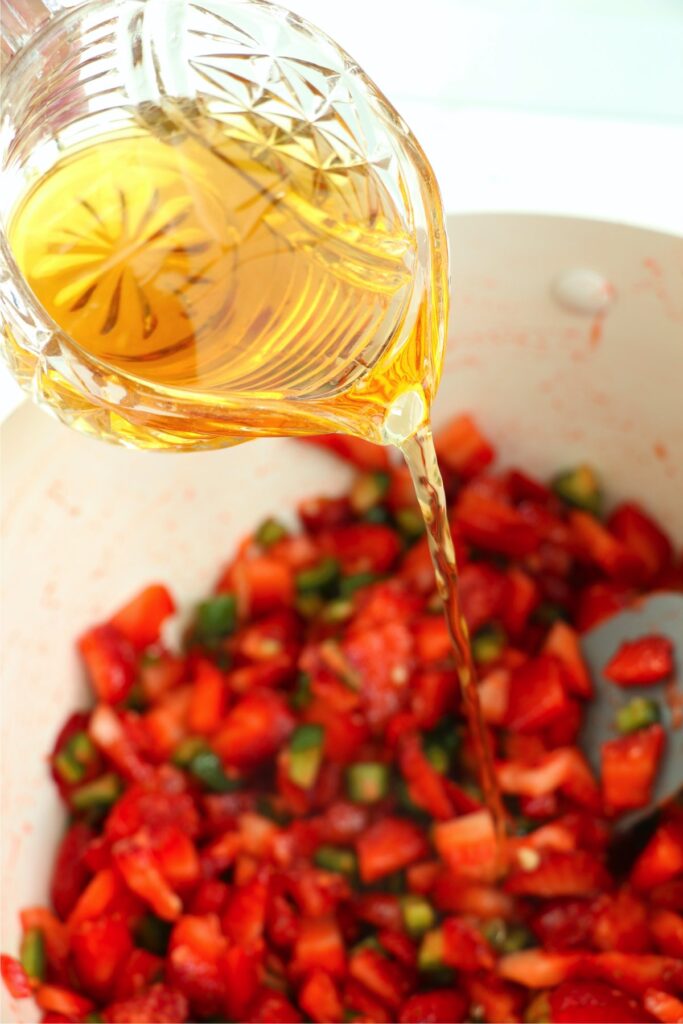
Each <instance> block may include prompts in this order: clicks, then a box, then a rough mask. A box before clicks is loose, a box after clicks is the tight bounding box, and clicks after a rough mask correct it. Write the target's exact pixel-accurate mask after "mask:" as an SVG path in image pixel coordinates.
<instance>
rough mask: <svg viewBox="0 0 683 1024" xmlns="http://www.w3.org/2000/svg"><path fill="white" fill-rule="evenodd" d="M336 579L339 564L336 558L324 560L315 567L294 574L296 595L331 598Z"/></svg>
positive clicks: (335, 586)
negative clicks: (314, 595)
mask: <svg viewBox="0 0 683 1024" xmlns="http://www.w3.org/2000/svg"><path fill="white" fill-rule="evenodd" d="M338 579H339V562H338V561H337V559H336V558H324V559H323V560H322V562H319V563H318V564H317V565H314V566H312V567H311V568H310V569H302V570H301V572H298V573H297V574H296V589H297V593H298V594H299V595H300V596H303V595H306V596H307V595H309V594H317V595H318V596H320V597H332V596H333V595H334V593H335V591H336V589H337V581H338Z"/></svg>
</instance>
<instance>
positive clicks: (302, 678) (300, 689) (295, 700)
mask: <svg viewBox="0 0 683 1024" xmlns="http://www.w3.org/2000/svg"><path fill="white" fill-rule="evenodd" d="M312 700H313V694H312V693H311V677H310V676H309V675H308V674H307V673H306V672H300V673H299V676H298V678H297V681H296V686H295V688H294V690H293V691H292V695H291V697H290V698H289V703H290V704H291V705H292V707H293V708H294V710H295V711H303V710H304V708H307V707H308V705H309V704H310V703H311V701H312Z"/></svg>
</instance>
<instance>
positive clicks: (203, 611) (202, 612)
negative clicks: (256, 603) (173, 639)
mask: <svg viewBox="0 0 683 1024" xmlns="http://www.w3.org/2000/svg"><path fill="white" fill-rule="evenodd" d="M236 625H237V599H236V597H235V595H234V594H217V595H216V597H210V598H209V599H208V600H207V601H202V602H201V603H200V604H199V605H198V607H197V617H196V621H195V625H194V639H195V640H196V641H198V642H199V643H202V644H205V645H206V646H207V647H212V646H215V645H216V644H218V643H219V642H220V641H221V640H222V639H223V638H224V637H226V636H229V635H230V634H231V633H233V632H234V630H235V626H236Z"/></svg>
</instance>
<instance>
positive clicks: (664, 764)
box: [579, 592, 683, 871]
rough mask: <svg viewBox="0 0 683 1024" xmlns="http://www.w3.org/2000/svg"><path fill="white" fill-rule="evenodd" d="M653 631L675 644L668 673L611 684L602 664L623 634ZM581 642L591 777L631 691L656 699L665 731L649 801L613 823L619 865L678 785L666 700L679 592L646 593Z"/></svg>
mask: <svg viewBox="0 0 683 1024" xmlns="http://www.w3.org/2000/svg"><path fill="white" fill-rule="evenodd" d="M652 633H658V634H660V635H662V636H666V637H668V638H669V640H671V642H672V644H673V646H674V666H675V673H674V677H673V679H671V680H668V681H663V682H661V683H656V684H654V685H651V686H629V687H628V688H623V687H620V686H616V685H615V684H614V683H612V682H611V681H610V680H609V679H607V677H606V676H605V675H604V674H603V671H602V670H603V667H604V666H605V665H606V664H607V662H608V661H609V660H610V658H611V657H612V655H613V654H614V653H615V652H616V651H617V650H618V648H619V647H620V646H621V645H622V644H623V643H624V642H625V641H627V640H636V639H637V638H638V637H643V636H647V635H648V634H652ZM581 646H582V649H583V655H584V658H585V660H586V664H587V666H588V669H589V671H590V674H591V677H592V679H593V681H594V683H595V697H594V699H593V701H592V702H591V704H590V705H589V707H588V709H587V713H586V717H585V720H584V725H583V728H582V731H581V735H580V738H579V741H580V745H581V747H582V749H583V751H584V753H585V755H586V757H587V759H588V761H589V763H590V765H591V767H592V768H593V770H594V771H595V773H596V777H598V778H599V775H600V749H601V746H602V744H603V743H604V742H605V741H606V740H611V739H615V738H616V737H617V735H618V732H617V728H616V715H617V712H618V710H619V708H621V707H623V706H624V705H626V704H628V703H629V702H630V701H631V700H633V698H634V697H644V698H647V699H650V700H655V701H656V702H657V704H658V705H659V710H660V715H661V722H662V725H663V726H664V728H665V729H666V732H667V745H666V748H665V751H664V754H663V756H662V759H661V762H660V766H659V771H658V773H657V778H656V781H655V784H654V787H653V791H652V803H651V805H650V806H648V807H644V808H642V809H640V810H637V811H633V812H632V813H630V814H625V815H622V816H621V817H620V818H619V819H618V821H617V823H616V828H615V830H614V839H613V842H612V848H611V850H610V859H611V860H612V861H613V862H614V866H615V868H617V869H621V870H622V871H623V870H626V869H627V868H628V864H629V862H630V861H632V860H633V859H634V857H635V856H637V855H638V853H639V852H640V849H642V847H643V846H644V845H645V843H646V842H647V840H648V838H649V836H650V835H651V834H652V831H653V829H654V827H655V826H656V823H657V819H658V812H659V809H660V808H661V807H662V805H663V804H665V803H666V802H667V801H668V800H670V799H671V798H672V797H674V796H676V794H677V793H678V792H679V790H680V789H681V787H682V786H683V725H681V724H680V722H679V723H677V722H676V721H675V717H676V716H675V713H674V711H673V703H672V700H671V698H672V695H673V696H674V697H676V696H677V697H678V700H679V702H683V595H682V594H675V593H664V592H663V593H661V594H654V595H652V596H651V597H648V598H645V599H644V600H643V601H641V602H639V603H638V604H637V606H635V607H634V608H629V609H627V610H625V611H623V612H619V613H618V614H617V615H613V616H612V617H611V618H610V619H608V620H607V621H606V622H601V623H600V625H598V626H596V627H595V628H594V629H591V630H590V631H589V632H588V633H586V634H584V636H583V637H582V639H581ZM676 673H678V674H676ZM681 713H683V705H682V706H681V711H680V712H679V714H681Z"/></svg>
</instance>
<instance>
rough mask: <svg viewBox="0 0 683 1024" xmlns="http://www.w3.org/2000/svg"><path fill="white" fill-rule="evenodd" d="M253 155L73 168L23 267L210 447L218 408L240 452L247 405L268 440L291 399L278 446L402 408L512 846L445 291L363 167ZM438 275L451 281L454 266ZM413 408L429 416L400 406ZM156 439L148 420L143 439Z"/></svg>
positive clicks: (48, 180) (60, 394)
mask: <svg viewBox="0 0 683 1024" xmlns="http://www.w3.org/2000/svg"><path fill="white" fill-rule="evenodd" d="M252 142H253V140H252ZM247 153H249V154H251V155H250V156H248V155H247ZM253 154H254V149H253V145H251V146H250V147H249V149H246V148H245V146H244V141H243V139H236V138H235V137H234V136H232V135H228V134H227V133H226V132H224V131H222V130H221V128H220V126H217V125H216V124H212V125H207V124H204V126H203V131H202V136H201V137H198V136H197V137H193V136H192V135H187V134H186V135H182V134H181V135H178V134H177V133H174V135H173V136H172V141H168V140H164V139H163V138H161V137H159V136H158V135H157V134H152V133H147V134H141V135H135V136H132V137H125V138H115V139H110V140H103V141H100V142H99V143H98V144H96V145H91V146H89V147H88V148H85V149H82V150H80V151H78V152H76V153H73V154H70V155H69V154H67V155H66V156H65V157H63V158H62V159H61V160H60V161H59V162H58V163H57V164H56V165H55V166H54V167H53V168H52V170H51V171H50V172H49V173H48V174H47V175H46V176H45V177H44V178H43V179H41V180H40V181H39V182H38V184H37V185H36V186H34V188H33V189H32V190H31V191H30V192H29V193H28V194H27V196H26V197H25V198H24V200H23V202H22V203H21V204H20V205H19V207H18V208H17V210H16V212H15V214H14V217H13V219H12V221H11V224H10V232H9V234H10V241H11V244H12V247H13V250H14V255H15V258H16V259H17V262H18V264H19V266H20V268H21V269H22V271H23V273H24V275H25V277H26V278H27V280H28V282H29V283H30V285H31V288H32V289H33V291H34V293H35V294H36V296H37V297H38V299H39V300H40V302H41V303H42V305H43V306H44V307H45V309H46V310H47V311H48V312H49V313H50V315H51V316H52V317H53V319H54V320H55V321H56V322H57V323H58V324H59V325H60V327H62V328H63V330H65V331H66V332H68V334H69V335H71V337H73V338H74V339H75V341H76V342H77V343H78V344H79V346H80V347H81V349H82V350H84V352H85V353H88V354H89V355H91V356H92V357H94V358H95V359H96V360H97V361H98V366H99V367H100V368H101V367H102V366H104V368H105V370H106V367H110V368H111V369H112V373H115V371H116V370H122V371H124V372H125V373H126V374H128V375H133V376H134V377H135V378H138V379H140V381H142V382H150V383H152V384H153V385H154V386H155V387H157V388H161V389H168V390H169V393H174V392H175V393H177V392H178V391H181V392H188V393H191V394H192V396H193V401H194V409H195V413H194V416H193V418H192V419H190V420H189V421H188V422H187V423H186V424H185V425H183V426H182V430H184V431H185V437H186V438H187V439H189V440H190V442H192V441H193V440H194V439H195V438H196V439H200V440H201V439H202V437H203V436H205V435H207V433H208V427H207V423H208V419H209V417H208V410H209V408H210V409H211V410H212V416H213V413H214V412H215V409H216V407H217V406H218V407H219V408H220V406H221V402H222V401H223V400H225V401H227V402H229V403H230V406H229V408H228V409H227V410H226V414H225V423H224V427H223V429H224V435H225V439H224V443H228V441H227V438H228V437H229V435H230V430H231V416H232V417H234V416H235V411H234V410H235V406H237V407H238V411H239V417H240V422H241V423H246V424H247V425H248V426H250V427H252V428H253V429H254V432H256V433H258V432H259V431H260V429H261V426H262V424H263V422H264V421H263V415H264V414H263V410H262V405H261V403H263V402H264V401H265V402H268V401H273V400H275V401H277V400H282V407H281V411H280V414H279V418H276V420H275V423H274V427H273V422H272V421H271V422H270V424H269V429H268V430H267V431H266V430H264V431H263V432H264V433H265V432H269V433H274V432H277V433H280V434H291V433H296V432H299V431H300V426H301V419H300V418H297V419H296V421H294V420H292V419H291V418H290V416H289V414H288V409H291V403H293V402H303V403H304V405H305V409H306V421H305V426H306V427H307V429H308V432H310V433H314V432H315V431H316V428H317V429H320V428H321V427H322V429H325V427H327V429H329V421H327V422H326V421H325V420H324V418H323V417H324V416H325V415H326V414H328V413H330V412H332V413H334V414H337V415H339V416H340V417H341V418H342V421H343V422H344V423H345V424H346V425H347V427H348V429H349V430H350V432H352V433H355V434H358V435H361V436H363V435H365V436H368V437H370V438H371V439H373V440H377V421H378V419H379V420H380V421H381V420H382V419H383V418H384V417H385V416H386V415H387V413H388V411H390V410H391V409H392V408H398V409H399V414H398V415H397V416H395V417H394V418H395V419H396V420H397V422H396V424H395V426H396V429H395V435H396V437H395V440H396V442H397V443H399V444H400V446H401V448H402V450H403V454H404V456H405V458H406V460H407V462H408V464H409V466H410V469H411V473H412V475H413V479H414V482H415V487H416V493H417V496H418V499H419V502H420V505H421V508H422V511H423V514H424V517H425V522H426V525H427V530H428V535H429V538H430V544H431V547H432V555H433V558H434V563H435V568H436V574H437V581H438V586H439V592H440V594H441V597H442V599H443V603H444V611H445V614H446V619H447V622H448V626H449V631H450V634H451V639H452V641H453V645H454V656H455V662H456V665H457V667H458V672H459V676H460V681H461V686H462V691H463V698H464V701H463V703H464V707H465V709H466V711H467V715H468V720H469V725H470V729H471V732H472V736H473V739H474V742H475V748H476V750H477V752H478V755H479V760H480V768H481V773H480V774H481V782H482V789H483V794H484V796H485V799H486V801H487V804H488V806H489V808H490V810H491V812H492V815H493V818H494V823H495V826H496V830H497V833H498V835H499V837H502V836H503V833H504V828H503V812H502V808H501V803H500V797H499V794H498V791H497V788H496V783H495V776H494V772H493V764H492V759H491V752H490V750H489V745H488V740H487V733H486V729H485V726H484V723H483V719H482V717H481V712H480V709H479V702H478V698H477V692H476V678H475V670H474V663H473V660H472V655H471V651H470V649H469V642H468V637H467V628H466V625H465V623H464V619H463V616H462V613H461V609H460V606H459V603H458V596H457V579H456V564H455V555H454V551H453V544H452V541H451V538H450V531H449V527H448V518H447V510H446V504H445V497H444V493H443V487H442V484H441V477H440V474H439V470H438V465H437V462H436V456H435V453H434V445H433V440H432V437H431V432H430V431H429V428H428V423H427V422H426V421H427V416H428V409H429V403H430V400H431V395H432V392H433V390H434V388H435V386H436V380H437V379H438V373H439V370H440V363H441V355H442V353H441V349H440V346H441V339H442V338H443V336H444V334H445V324H444V323H443V322H438V320H437V321H436V322H434V318H433V316H430V315H428V314H427V313H426V312H425V311H426V310H427V308H428V304H429V303H430V301H431V300H432V299H433V292H434V291H435V290H436V283H435V282H434V281H431V282H429V281H428V282H424V281H420V275H419V267H418V263H417V254H416V251H415V242H414V237H415V233H414V231H413V230H412V226H410V225H408V226H406V225H405V224H404V223H403V221H402V216H401V215H400V214H399V212H398V209H397V206H396V205H395V203H394V201H393V199H392V196H391V195H390V194H389V192H388V190H386V189H385V188H383V186H382V183H381V180H380V179H378V178H377V176H376V175H375V174H374V172H373V170H372V168H370V167H369V166H368V165H366V164H364V163H363V161H362V160H359V162H358V163H357V165H356V166H355V167H349V166H346V167H345V168H344V171H343V173H339V174H336V173H335V172H334V170H333V169H328V170H323V169H321V167H320V164H319V161H318V163H317V166H316V167H313V166H312V164H311V154H310V152H308V151H307V150H306V148H305V147H302V148H300V149H299V150H298V151H297V152H295V153H294V154H293V155H292V154H291V153H290V154H289V159H288V162H287V163H285V164H282V165H279V164H278V163H277V161H276V162H273V160H272V157H271V159H269V160H268V161H266V162H263V163H260V162H259V161H258V160H256V159H255V158H254V156H253ZM292 156H293V162H292ZM318 156H319V154H318ZM434 187H435V186H434ZM433 198H434V202H435V203H437V204H438V202H439V200H438V195H436V192H435V194H434V197H433ZM408 228H411V230H408ZM433 264H434V266H435V267H436V268H437V272H439V273H441V272H442V265H441V262H440V260H439V259H434V260H433ZM416 303H417V315H415V313H416V305H415V304H416ZM442 315H443V316H445V310H442ZM407 325H410V326H407ZM402 395H403V396H405V395H409V396H411V395H412V396H413V397H414V398H415V400H416V401H413V402H412V403H411V402H409V403H408V405H407V406H406V407H405V408H403V409H402V411H401V406H400V402H399V405H398V406H396V402H397V399H400V397H401V396H402ZM52 400H53V401H54V402H59V401H61V402H64V403H67V404H68V403H69V402H70V401H73V394H72V393H71V392H70V391H69V390H68V389H66V390H61V391H60V388H59V387H55V390H54V394H53V396H52ZM203 403H204V404H205V407H206V411H207V416H206V417H205V416H204V415H203V411H202V410H203ZM373 411H374V414H375V418H374V419H373ZM319 416H320V418H318V417H319ZM402 417H404V418H407V420H411V417H412V424H411V423H407V424H402V423H401V418H402ZM107 422H108V429H109V430H111V429H112V423H113V424H114V428H115V425H116V420H115V419H111V420H109V421H107ZM146 427H147V424H146V423H145V421H144V418H143V419H142V420H141V427H140V431H141V437H143V435H144V438H145V440H147V434H146ZM417 428H420V429H419V430H417ZM122 429H123V428H122ZM131 429H132V433H131ZM135 429H136V428H135V423H134V422H133V425H132V428H131V423H130V421H127V422H126V425H125V430H126V431H127V434H126V439H127V440H132V441H133V442H136V441H139V440H140V439H141V438H140V437H136V435H135ZM177 429H178V428H176V433H175V434H174V435H173V436H172V437H171V439H170V441H169V443H168V446H169V447H175V446H177V445H176V442H177V441H178V436H177ZM210 429H211V430H212V431H214V432H215V430H216V424H215V420H212V421H211V426H210ZM158 436H159V435H158ZM163 437H164V435H160V441H159V444H158V445H157V446H158V447H163V446H164V440H163ZM390 439H391V438H390Z"/></svg>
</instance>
